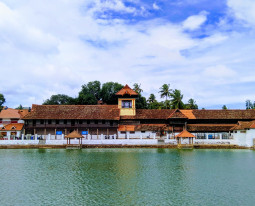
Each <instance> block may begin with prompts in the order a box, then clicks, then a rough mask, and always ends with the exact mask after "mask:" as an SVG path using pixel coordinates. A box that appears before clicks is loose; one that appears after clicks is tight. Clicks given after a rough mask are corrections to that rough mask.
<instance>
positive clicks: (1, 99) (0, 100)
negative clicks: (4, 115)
mask: <svg viewBox="0 0 255 206" xmlns="http://www.w3.org/2000/svg"><path fill="white" fill-rule="evenodd" d="M4 103H5V98H4V95H3V94H1V93H0V111H1V110H2V108H3V104H4Z"/></svg>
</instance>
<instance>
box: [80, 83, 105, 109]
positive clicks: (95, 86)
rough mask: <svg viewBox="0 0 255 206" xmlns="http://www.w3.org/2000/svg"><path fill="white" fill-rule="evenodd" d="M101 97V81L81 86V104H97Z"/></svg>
mask: <svg viewBox="0 0 255 206" xmlns="http://www.w3.org/2000/svg"><path fill="white" fill-rule="evenodd" d="M100 99H101V83H100V82H99V81H92V82H88V83H87V84H84V85H82V86H81V91H80V92H79V95H78V98H77V102H78V104H81V105H95V104H97V102H98V100H100Z"/></svg>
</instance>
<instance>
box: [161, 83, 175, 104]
mask: <svg viewBox="0 0 255 206" xmlns="http://www.w3.org/2000/svg"><path fill="white" fill-rule="evenodd" d="M171 91H172V90H171V89H170V84H163V85H162V87H160V91H159V93H160V97H161V98H164V97H165V98H166V100H165V108H167V97H170V95H171Z"/></svg>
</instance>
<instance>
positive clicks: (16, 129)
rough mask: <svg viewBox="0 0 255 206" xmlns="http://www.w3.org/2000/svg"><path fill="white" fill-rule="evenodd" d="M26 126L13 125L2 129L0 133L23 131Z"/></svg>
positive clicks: (20, 124)
mask: <svg viewBox="0 0 255 206" xmlns="http://www.w3.org/2000/svg"><path fill="white" fill-rule="evenodd" d="M23 126H24V124H22V123H11V124H7V125H5V126H4V127H1V128H0V131H20V130H22V129H23Z"/></svg>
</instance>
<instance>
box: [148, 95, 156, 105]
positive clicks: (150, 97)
mask: <svg viewBox="0 0 255 206" xmlns="http://www.w3.org/2000/svg"><path fill="white" fill-rule="evenodd" d="M147 101H148V103H149V104H151V103H153V102H155V101H157V100H156V97H155V95H154V94H150V96H149V98H148V100H147Z"/></svg>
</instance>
